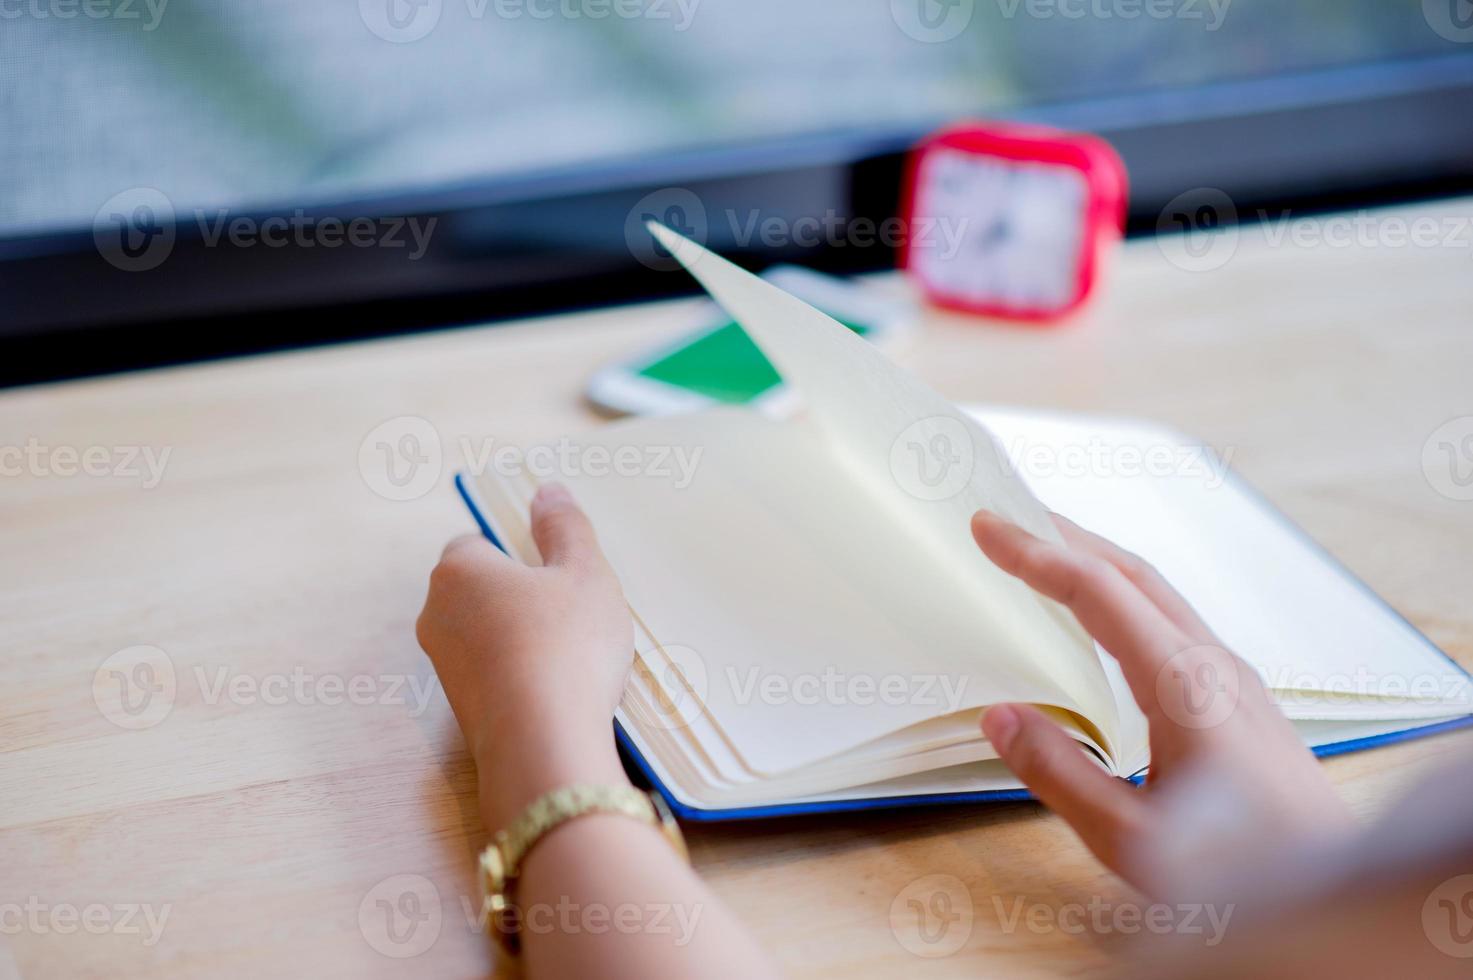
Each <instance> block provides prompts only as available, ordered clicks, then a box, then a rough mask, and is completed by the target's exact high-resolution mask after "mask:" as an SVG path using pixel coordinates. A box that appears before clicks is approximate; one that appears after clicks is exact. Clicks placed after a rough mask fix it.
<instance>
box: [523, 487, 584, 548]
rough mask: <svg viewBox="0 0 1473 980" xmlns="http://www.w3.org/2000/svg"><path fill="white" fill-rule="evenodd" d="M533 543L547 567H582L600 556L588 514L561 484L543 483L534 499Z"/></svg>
mask: <svg viewBox="0 0 1473 980" xmlns="http://www.w3.org/2000/svg"><path fill="white" fill-rule="evenodd" d="M532 540H533V541H536V542H537V550H538V551H540V552H541V553H542V563H543V564H544V565H579V564H583V563H585V562H589V561H592V560H594V559H596V558H598V557H600V552H599V549H598V538H597V537H596V536H595V535H594V533H593V525H592V524H591V523H589V521H588V515H586V514H584V513H583V511H582V510H580V509H579V507H578V505H577V504H576V503H575V502H574V501H573V495H572V494H571V493H569V492H568V488H567V487H565V486H563V485H562V484H561V483H544V484H542V485H541V486H540V487H538V488H537V494H536V496H534V497H533V498H532Z"/></svg>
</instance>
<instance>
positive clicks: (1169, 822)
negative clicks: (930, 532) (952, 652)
mask: <svg viewBox="0 0 1473 980" xmlns="http://www.w3.org/2000/svg"><path fill="white" fill-rule="evenodd" d="M1055 522H1056V524H1057V525H1058V527H1059V530H1060V531H1061V533H1062V535H1063V538H1064V542H1065V545H1063V546H1060V545H1057V544H1054V543H1051V542H1048V541H1044V540H1042V539H1040V538H1037V537H1034V536H1033V535H1031V534H1029V533H1028V532H1026V531H1024V530H1022V529H1021V528H1019V527H1017V526H1015V525H1013V524H1011V523H1008V522H1007V521H1005V520H1003V519H1002V518H999V517H997V516H996V515H994V514H991V513H989V512H987V511H979V512H978V513H977V514H976V515H975V516H974V517H973V518H972V534H973V537H975V538H976V540H977V544H978V545H979V546H980V547H981V549H982V551H983V552H984V553H985V554H986V555H987V557H988V558H990V559H991V560H992V561H993V562H994V563H995V564H996V565H997V566H998V567H999V568H1001V569H1002V570H1003V571H1005V572H1007V573H1008V574H1010V575H1014V576H1016V577H1017V578H1019V579H1021V580H1022V581H1023V582H1026V583H1027V584H1028V585H1029V586H1031V587H1032V588H1033V589H1035V590H1036V591H1038V592H1040V593H1042V594H1043V595H1045V596H1048V597H1049V598H1051V599H1054V600H1057V601H1058V602H1060V603H1062V604H1063V605H1065V606H1067V607H1068V608H1069V610H1070V611H1071V612H1073V614H1074V616H1075V618H1076V619H1078V620H1079V623H1080V625H1081V626H1083V627H1084V629H1085V630H1086V631H1087V632H1088V633H1089V634H1090V636H1092V637H1094V638H1095V640H1097V641H1098V642H1099V644H1100V645H1101V646H1102V647H1104V648H1105V650H1106V652H1108V653H1109V654H1110V655H1111V656H1113V657H1115V658H1116V659H1117V660H1118V661H1119V662H1120V667H1121V670H1122V672H1123V673H1124V675H1125V679H1126V682H1127V683H1128V684H1129V685H1130V689H1131V692H1132V693H1133V694H1134V696H1135V701H1136V704H1138V705H1139V706H1140V709H1141V711H1142V712H1144V713H1145V716H1146V719H1147V720H1148V722H1149V724H1150V747H1151V768H1150V773H1149V776H1148V778H1147V780H1146V785H1145V787H1144V788H1143V789H1139V790H1138V789H1136V788H1134V787H1132V786H1131V785H1129V784H1128V783H1125V782H1123V781H1121V780H1118V779H1114V778H1112V777H1111V776H1110V775H1108V774H1107V773H1106V772H1105V771H1104V770H1103V769H1101V768H1100V767H1099V766H1098V765H1097V764H1095V763H1094V762H1093V761H1091V760H1090V759H1089V758H1088V757H1086V755H1085V754H1084V753H1083V752H1082V751H1080V747H1079V744H1078V743H1077V742H1075V741H1074V740H1073V739H1071V738H1070V737H1069V736H1067V735H1066V734H1064V732H1063V730H1062V729H1060V728H1059V727H1058V726H1057V725H1055V724H1054V723H1053V722H1051V721H1050V720H1048V718H1046V717H1045V716H1044V715H1043V714H1042V713H1041V712H1039V711H1038V710H1036V709H1035V708H1032V707H1029V706H1027V705H1016V704H1007V705H997V706H994V707H992V708H990V709H988V711H987V712H986V713H985V715H984V716H983V718H982V730H983V732H984V733H985V734H986V735H987V737H988V739H989V740H990V741H991V742H992V744H993V746H994V747H995V748H996V749H997V751H998V753H999V754H1000V755H1001V756H1002V759H1003V761H1004V762H1005V763H1006V764H1007V765H1008V766H1009V768H1011V769H1012V771H1013V772H1014V773H1015V774H1016V775H1017V776H1018V778H1019V779H1021V780H1022V781H1023V782H1024V783H1025V784H1026V785H1027V786H1028V788H1029V789H1030V790H1031V791H1032V792H1033V794H1034V795H1035V796H1037V797H1038V798H1039V800H1041V801H1042V802H1043V803H1045V804H1046V805H1047V806H1048V807H1049V808H1051V809H1052V810H1054V812H1056V813H1057V814H1059V816H1061V817H1062V818H1063V819H1064V820H1065V821H1066V822H1067V823H1068V824H1069V826H1070V827H1072V828H1073V829H1074V831H1075V832H1076V833H1077V834H1078V835H1079V836H1080V838H1081V839H1082V840H1083V841H1084V843H1085V844H1086V845H1087V846H1088V847H1089V849H1090V850H1091V851H1093V852H1094V854H1095V855H1096V856H1097V857H1098V858H1099V859H1100V860H1101V861H1103V862H1104V863H1105V864H1106V865H1107V866H1109V867H1110V868H1111V869H1112V870H1114V871H1115V872H1116V873H1118V874H1119V875H1120V876H1121V877H1123V878H1125V879H1126V880H1127V881H1129V882H1130V883H1131V884H1133V885H1135V886H1136V887H1138V888H1140V889H1141V890H1142V891H1144V892H1146V893H1147V894H1149V895H1152V896H1157V897H1166V896H1172V895H1181V894H1183V893H1184V892H1186V891H1192V892H1198V891H1200V889H1201V888H1203V887H1204V884H1203V883H1204V882H1208V881H1215V882H1219V883H1221V882H1225V881H1227V880H1231V879H1232V878H1234V877H1235V876H1237V875H1238V874H1247V873H1249V868H1250V866H1251V865H1253V864H1254V863H1255V862H1256V860H1258V859H1262V860H1271V856H1272V855H1273V854H1275V853H1282V851H1281V848H1289V847H1301V846H1312V847H1319V846H1328V845H1329V844H1330V843H1331V842H1334V841H1338V840H1340V839H1341V838H1342V837H1343V836H1344V834H1346V833H1348V832H1350V831H1352V830H1353V829H1354V823H1353V821H1352V818H1351V815H1350V811H1349V809H1348V808H1347V807H1346V805H1345V804H1344V802H1343V801H1341V799H1340V798H1339V797H1338V796H1337V795H1336V793H1335V791H1334V788H1333V787H1332V786H1331V785H1330V782H1329V780H1328V778H1326V776H1325V773H1324V771H1323V770H1322V769H1321V767H1320V765H1319V764H1318V762H1316V760H1315V758H1314V756H1313V755H1312V754H1311V753H1310V752H1309V750H1308V749H1307V748H1306V747H1305V745H1304V743H1303V741H1302V740H1301V739H1300V738H1299V736H1298V734H1297V733H1296V732H1295V730H1294V728H1293V726H1292V725H1290V724H1289V721H1288V719H1286V718H1285V717H1284V715H1283V713H1282V712H1280V711H1279V709H1278V708H1277V707H1276V706H1275V705H1274V704H1273V702H1272V701H1270V700H1269V697H1268V692H1267V691H1266V690H1265V689H1264V686H1263V683H1262V681H1261V680H1260V679H1259V677H1258V674H1257V672H1256V671H1254V670H1253V668H1252V667H1251V666H1249V665H1248V664H1247V663H1245V662H1244V661H1242V660H1241V659H1240V658H1238V657H1237V656H1235V655H1234V654H1233V653H1231V652H1230V651H1228V650H1227V649H1226V648H1225V647H1223V645H1222V643H1221V641H1219V640H1218V639H1217V637H1215V636H1214V635H1213V634H1212V631H1211V630H1209V629H1208V628H1207V626H1206V625H1205V624H1204V623H1203V622H1202V620H1201V619H1200V618H1199V617H1198V616H1197V614H1196V612H1194V611H1193V609H1192V608H1191V606H1190V605H1189V604H1188V603H1187V602H1186V600H1185V599H1183V598H1182V597H1181V596H1180V595H1179V594H1178V593H1177V592H1176V591H1175V590H1174V589H1173V588H1172V587H1171V586H1170V585H1169V584H1167V582H1166V580H1165V579H1164V578H1162V577H1161V575H1160V573H1158V572H1157V571H1156V570H1155V569H1154V568H1152V567H1151V566H1150V565H1149V564H1147V563H1146V562H1144V561H1143V560H1141V559H1140V558H1138V557H1137V556H1135V555H1133V554H1130V553H1129V552H1126V551H1123V550H1122V549H1120V548H1118V547H1116V546H1115V545H1113V544H1111V543H1110V542H1108V541H1106V540H1104V539H1103V538H1100V537H1098V536H1097V535H1094V534H1091V533H1089V532H1087V531H1085V530H1083V529H1081V528H1079V527H1078V526H1077V525H1075V524H1073V523H1071V522H1069V521H1067V520H1065V519H1063V518H1060V517H1055ZM1208 887H1210V886H1208ZM1194 897H1196V896H1194Z"/></svg>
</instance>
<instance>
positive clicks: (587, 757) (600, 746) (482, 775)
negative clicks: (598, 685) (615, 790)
mask: <svg viewBox="0 0 1473 980" xmlns="http://www.w3.org/2000/svg"><path fill="white" fill-rule="evenodd" d="M540 703H541V702H538V701H536V700H535V699H532V700H526V701H522V702H521V703H519V704H518V705H517V706H516V707H515V708H514V709H511V710H508V711H505V712H499V713H498V714H497V715H496V717H495V718H494V719H489V720H488V724H486V725H485V726H483V727H482V728H481V729H480V730H479V731H478V732H477V733H476V737H475V741H474V744H472V745H471V746H470V748H471V753H472V755H473V757H474V759H475V763H476V773H477V780H478V785H479V792H480V800H481V812H482V816H483V818H484V820H485V822H486V829H487V830H489V831H493V832H494V831H496V830H499V829H501V828H502V827H504V826H506V825H507V824H508V823H510V822H511V821H512V820H514V819H515V818H516V817H517V815H518V814H519V813H521V811H522V810H523V809H525V808H526V807H527V805H528V804H530V803H532V802H533V801H534V800H536V799H537V798H538V797H539V796H541V795H543V794H544V793H547V792H550V791H552V790H554V789H559V788H561V787H564V786H571V785H575V784H580V783H581V784H594V785H600V786H623V785H627V784H628V782H629V780H628V777H627V776H626V775H625V773H624V767H623V764H622V763H621V762H620V761H619V753H618V750H617V749H616V747H615V743H614V732H613V720H612V718H611V717H607V716H604V715H602V713H597V712H579V711H575V710H572V708H571V707H568V708H567V709H566V710H564V711H558V712H553V711H545V710H539V709H538V705H539V704H540Z"/></svg>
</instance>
